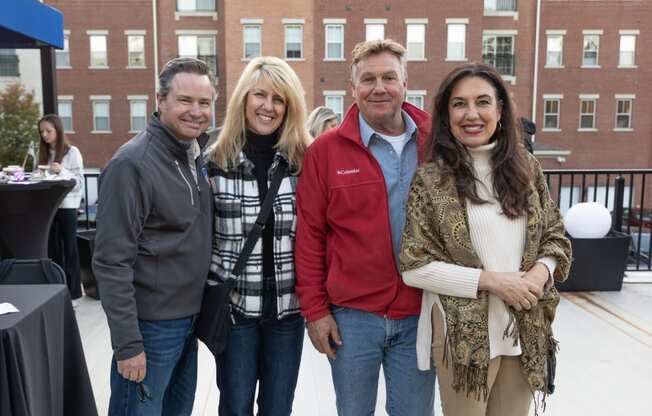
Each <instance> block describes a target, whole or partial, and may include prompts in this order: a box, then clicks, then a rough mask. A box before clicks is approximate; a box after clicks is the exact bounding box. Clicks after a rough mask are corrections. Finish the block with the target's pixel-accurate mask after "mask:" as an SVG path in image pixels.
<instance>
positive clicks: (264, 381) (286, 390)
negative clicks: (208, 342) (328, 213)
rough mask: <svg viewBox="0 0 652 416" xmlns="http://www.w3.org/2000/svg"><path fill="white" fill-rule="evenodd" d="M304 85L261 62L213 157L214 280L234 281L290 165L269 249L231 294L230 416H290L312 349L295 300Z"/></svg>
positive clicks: (241, 90)
mask: <svg viewBox="0 0 652 416" xmlns="http://www.w3.org/2000/svg"><path fill="white" fill-rule="evenodd" d="M310 142H311V139H310V135H309V133H308V131H307V129H306V105H305V101H304V90H303V88H302V86H301V82H300V81H299V78H298V77H297V75H296V73H295V72H294V71H293V70H292V68H291V67H290V66H289V65H288V64H287V63H286V62H285V61H283V60H282V59H279V58H275V57H269V56H267V57H259V58H255V59H253V60H251V62H249V64H248V65H247V66H246V68H245V69H244V71H243V73H242V75H241V76H240V79H239V80H238V83H237V84H236V86H235V89H234V91H233V94H232V95H231V99H230V100H229V104H228V106H227V110H226V117H225V119H224V126H223V127H222V131H221V132H220V135H219V137H218V138H217V142H216V143H215V144H213V145H212V146H211V147H210V148H209V149H208V159H209V161H208V164H207V167H208V170H209V182H210V185H211V188H212V190H213V195H214V201H215V228H214V230H213V233H214V234H213V255H212V258H211V266H210V271H211V273H215V274H216V275H217V276H218V277H219V279H221V280H224V279H227V278H229V275H230V273H231V271H232V270H233V267H234V265H235V262H236V259H237V258H238V256H239V254H240V252H241V251H242V247H243V245H244V242H245V240H246V237H247V234H248V233H249V230H251V228H252V227H253V226H254V222H255V220H256V217H257V216H258V212H259V211H260V209H261V205H262V202H263V200H264V199H265V196H266V195H267V190H268V186H269V183H270V181H271V178H272V177H273V176H274V174H275V172H276V171H277V169H280V168H281V164H282V163H283V164H285V163H287V164H288V166H289V167H288V169H287V170H286V173H285V176H284V177H283V178H282V181H281V184H280V187H279V190H278V193H277V195H276V198H274V201H273V208H272V211H271V213H270V215H269V217H268V218H267V220H266V222H265V226H264V229H263V232H262V236H261V238H260V240H259V241H260V243H257V244H256V246H255V247H254V249H253V251H252V253H251V255H250V256H249V258H248V260H247V262H246V265H245V267H244V270H243V273H242V274H241V275H240V276H239V277H238V278H237V281H236V283H235V288H234V290H233V292H232V293H231V307H232V317H233V319H234V325H233V328H232V329H231V333H230V334H229V338H228V342H227V346H226V349H225V350H224V352H223V353H222V354H221V355H219V356H217V357H215V360H216V367H217V371H216V372H217V386H218V388H219V390H220V404H219V414H220V416H247V415H252V414H253V407H254V398H255V392H256V384H257V383H258V384H259V385H258V400H257V404H258V414H259V415H269V416H290V413H291V412H292V402H293V399H294V390H295V388H296V384H297V377H298V374H299V364H300V362H301V351H302V348H303V335H304V323H303V317H302V316H301V314H300V313H299V301H298V299H297V296H296V294H295V289H294V285H295V275H294V270H295V269H294V239H295V230H296V208H295V188H296V181H297V175H298V174H299V172H300V171H301V166H302V162H303V155H304V153H305V151H306V149H307V148H308V145H309V144H310Z"/></svg>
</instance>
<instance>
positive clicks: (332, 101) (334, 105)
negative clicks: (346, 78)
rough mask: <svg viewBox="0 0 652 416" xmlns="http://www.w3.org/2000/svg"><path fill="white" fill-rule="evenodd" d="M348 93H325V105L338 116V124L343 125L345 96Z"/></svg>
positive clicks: (338, 91)
mask: <svg viewBox="0 0 652 416" xmlns="http://www.w3.org/2000/svg"><path fill="white" fill-rule="evenodd" d="M345 95H346V91H340V90H337V91H324V105H325V106H326V107H328V108H330V109H331V110H333V112H334V113H335V114H336V115H337V122H338V123H341V122H342V118H343V117H344V96H345Z"/></svg>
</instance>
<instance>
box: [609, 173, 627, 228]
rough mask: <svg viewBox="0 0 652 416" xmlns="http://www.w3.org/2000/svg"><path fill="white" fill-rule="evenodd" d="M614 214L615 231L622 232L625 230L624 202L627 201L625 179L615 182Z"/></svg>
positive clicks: (621, 178) (617, 179) (620, 177)
mask: <svg viewBox="0 0 652 416" xmlns="http://www.w3.org/2000/svg"><path fill="white" fill-rule="evenodd" d="M614 185H615V190H614V213H613V219H612V222H611V223H612V225H613V229H614V230H616V231H619V232H620V231H622V229H623V201H624V199H625V178H623V177H622V176H618V177H616V179H615V180H614Z"/></svg>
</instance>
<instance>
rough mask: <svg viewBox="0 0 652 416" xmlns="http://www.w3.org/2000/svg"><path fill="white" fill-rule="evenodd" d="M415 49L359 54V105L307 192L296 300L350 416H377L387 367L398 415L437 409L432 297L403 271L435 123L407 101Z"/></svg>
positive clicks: (329, 137) (390, 398)
mask: <svg viewBox="0 0 652 416" xmlns="http://www.w3.org/2000/svg"><path fill="white" fill-rule="evenodd" d="M406 88H407V72H406V65H405V48H403V46H401V45H399V44H398V43H396V42H393V41H391V40H375V41H368V42H363V43H360V44H358V45H357V46H356V47H355V49H354V50H353V64H352V66H351V90H352V94H353V97H354V98H355V104H353V105H352V106H351V108H349V110H348V111H347V113H346V115H345V117H344V120H343V122H342V124H341V125H340V126H339V127H338V128H337V129H331V130H329V131H327V132H326V133H324V134H323V135H322V136H320V137H319V138H318V139H317V140H316V141H315V142H314V143H313V144H312V145H311V147H310V148H309V149H308V152H307V153H306V156H305V159H304V165H303V172H302V174H301V177H300V179H299V184H298V188H297V211H298V213H297V215H298V224H297V241H296V245H295V260H296V271H297V276H296V279H297V282H296V291H297V295H298V296H299V301H300V304H301V311H302V314H303V316H304V317H305V318H306V321H307V327H308V335H309V336H310V340H311V341H312V343H313V345H314V346H315V348H316V349H317V350H318V351H319V352H321V353H324V354H326V355H327V356H328V358H329V361H330V364H331V370H332V376H333V383H334V385H335V394H336V396H337V411H338V414H339V415H340V416H359V415H363V414H364V415H368V414H373V413H374V411H375V408H376V392H377V390H378V376H379V371H380V368H381V366H382V367H383V372H384V374H385V384H386V386H387V406H386V409H387V412H388V413H389V415H390V416H429V415H432V414H433V412H434V409H433V407H434V406H433V404H434V403H433V402H434V384H435V374H434V370H431V371H426V372H421V371H419V370H418V368H417V359H416V332H417V320H418V315H419V311H420V306H421V291H420V290H416V289H414V288H411V287H408V286H406V285H405V284H404V283H403V281H402V279H401V276H400V274H399V272H398V267H397V265H398V253H399V248H400V241H401V234H402V231H403V226H404V224H405V203H406V201H407V196H408V192H409V188H410V182H411V180H412V176H413V175H414V172H415V170H416V167H417V163H418V161H419V157H418V155H420V154H421V149H422V148H423V147H424V146H423V145H424V141H425V140H426V138H427V137H428V132H429V130H430V123H431V121H430V117H429V115H428V114H427V113H425V112H423V111H421V110H419V109H418V108H416V107H414V106H412V105H411V104H408V103H405V102H404V99H405V92H406Z"/></svg>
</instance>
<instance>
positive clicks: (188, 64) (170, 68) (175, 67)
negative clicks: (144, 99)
mask: <svg viewBox="0 0 652 416" xmlns="http://www.w3.org/2000/svg"><path fill="white" fill-rule="evenodd" d="M181 72H186V73H190V74H197V75H206V76H207V77H208V79H209V80H210V82H211V85H213V86H215V77H214V76H213V74H212V73H211V70H210V68H209V67H208V65H206V63H205V62H204V61H202V60H199V59H196V58H174V59H171V60H169V61H168V62H167V63H166V64H165V65H164V66H163V69H162V70H161V73H160V74H159V75H158V95H160V96H161V97H167V95H168V93H169V92H170V83H171V82H172V79H173V78H174V76H175V75H176V74H178V73H181Z"/></svg>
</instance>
